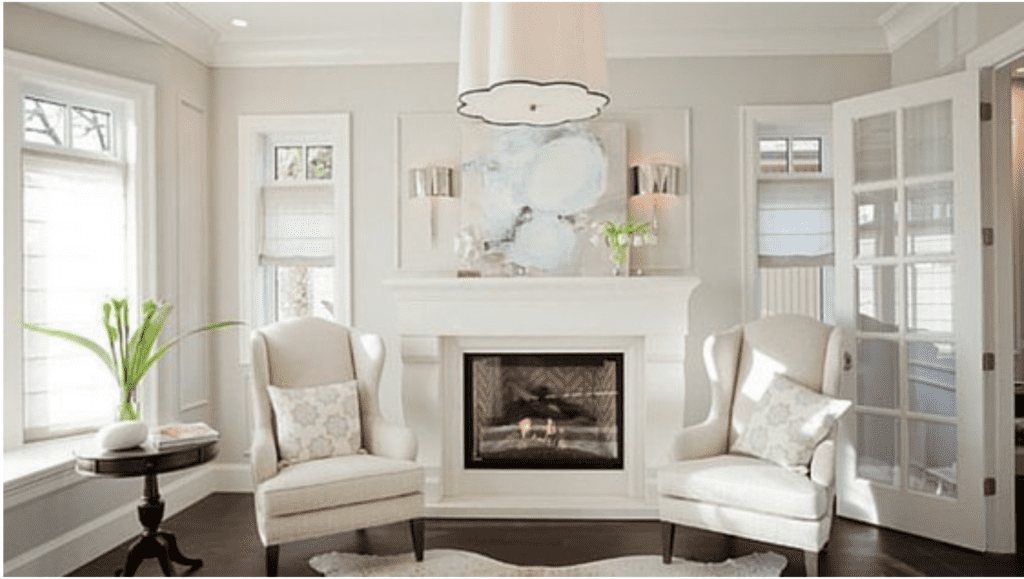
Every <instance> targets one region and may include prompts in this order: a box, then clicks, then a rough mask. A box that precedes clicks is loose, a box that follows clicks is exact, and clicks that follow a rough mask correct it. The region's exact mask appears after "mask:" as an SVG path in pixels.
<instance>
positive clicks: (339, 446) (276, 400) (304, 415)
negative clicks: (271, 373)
mask: <svg viewBox="0 0 1024 579" xmlns="http://www.w3.org/2000/svg"><path fill="white" fill-rule="evenodd" d="M267 393H268V394H269V395H270V402H271V404H272V405H273V407H274V416H275V418H276V420H277V448H278V452H279V453H280V456H281V463H282V464H283V465H288V464H295V463H298V462H303V461H307V460H314V459H317V458H329V457H332V456H345V455H348V454H355V453H356V452H358V451H359V447H360V446H362V431H361V430H360V425H359V393H358V390H357V388H356V381H355V380H350V381H348V382H342V383H338V384H325V385H323V386H311V387H309V388H280V387H278V386H268V387H267Z"/></svg>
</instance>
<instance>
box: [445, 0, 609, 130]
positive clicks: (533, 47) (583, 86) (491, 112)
mask: <svg viewBox="0 0 1024 579" xmlns="http://www.w3.org/2000/svg"><path fill="white" fill-rule="evenodd" d="M610 101H611V99H610V97H609V96H608V62H607V57H606V54H605V42H604V13H603V8H602V6H601V4H599V3H586V2H550V3H549V2H541V3H531V2H464V3H463V4H462V23H461V33H460V40H459V104H458V108H457V110H458V112H459V113H460V114H462V115H465V116H467V117H470V118H475V119H480V120H483V121H484V122H486V123H490V124H494V125H531V126H552V125H557V124H560V123H564V122H567V121H582V120H586V119H591V118H594V117H596V116H597V115H599V114H600V113H601V109H602V108H604V107H605V106H606V105H607V104H608V103H609V102H610Z"/></svg>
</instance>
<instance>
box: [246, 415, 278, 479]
mask: <svg viewBox="0 0 1024 579" xmlns="http://www.w3.org/2000/svg"><path fill="white" fill-rule="evenodd" d="M249 453H250V458H249V460H250V463H251V465H252V478H253V483H255V484H257V485H258V484H260V483H262V482H263V481H265V480H267V479H268V478H270V477H272V476H274V475H276V474H277V448H276V447H275V445H274V437H273V436H272V435H271V434H270V433H269V432H267V431H266V430H265V429H262V428H257V429H256V432H255V433H253V437H252V446H251V447H250V450H249Z"/></svg>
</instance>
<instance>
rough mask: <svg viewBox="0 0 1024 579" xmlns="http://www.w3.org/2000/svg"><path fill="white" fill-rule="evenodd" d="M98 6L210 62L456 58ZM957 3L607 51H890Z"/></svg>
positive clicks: (418, 42) (147, 5) (180, 11)
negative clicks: (839, 23)
mask: <svg viewBox="0 0 1024 579" xmlns="http://www.w3.org/2000/svg"><path fill="white" fill-rule="evenodd" d="M60 6H62V4H61V3H57V4H54V5H52V8H51V7H46V8H47V9H51V10H52V11H55V12H58V13H63V14H64V15H65V16H67V17H69V18H76V14H75V13H73V12H72V11H70V10H67V9H62V10H63V11H62V10H58V8H59V7H60ZM95 6H98V7H100V9H101V10H97V12H105V13H106V14H109V15H110V19H109V20H108V21H107V27H111V29H114V28H120V29H135V30H137V31H138V34H139V35H140V36H145V35H148V36H149V37H151V38H153V39H154V40H155V41H157V42H161V43H164V44H166V45H169V46H173V47H175V48H177V49H179V50H181V51H183V52H184V53H186V54H188V55H190V56H191V57H193V58H195V59H196V60H197V61H199V62H201V63H202V64H204V65H206V66H209V67H213V68H259V67H299V66H343V65H381V64H424V63H454V62H457V60H458V40H457V38H453V37H451V36H450V35H439V34H436V33H435V34H433V35H429V34H413V35H402V36H388V37H385V36H382V35H374V34H372V32H371V31H368V32H367V33H366V34H361V35H356V36H353V35H350V36H342V35H336V36H319V37H317V36H306V37H303V36H293V37H277V38H260V39H248V38H245V37H241V36H234V35H222V34H221V33H219V32H218V31H217V30H216V29H214V28H213V27H212V26H211V25H209V24H207V23H206V22H204V21H203V20H202V19H201V18H199V17H198V16H196V15H194V14H193V13H192V12H190V11H189V10H188V8H186V7H185V6H183V5H181V4H179V3H177V2H102V3H97V4H95ZM955 6H956V3H915V2H908V3H902V4H899V5H897V6H894V7H893V9H891V10H889V11H887V12H886V13H885V14H883V15H882V16H881V17H879V19H878V25H879V26H878V27H874V26H871V27H859V28H821V29H816V28H809V27H807V28H792V29H772V30H750V29H744V30H740V29H732V30H730V29H718V30H706V29H693V30H682V31H678V32H667V31H666V32H658V31H655V32H653V33H651V32H648V33H644V34H619V35H609V36H608V38H607V46H608V56H609V57H610V58H615V59H629V58H672V57H744V56H796V55H837V54H891V53H892V51H893V50H895V49H896V48H898V47H899V46H901V45H902V44H903V43H905V42H907V41H909V39H911V38H913V37H914V35H916V34H919V33H920V32H921V31H922V30H924V29H925V28H927V27H928V26H929V25H930V24H932V23H934V22H935V21H936V20H938V19H939V18H941V17H942V16H943V15H945V14H947V13H948V12H949V11H950V10H952V9H953V8H954V7H955ZM115 21H116V22H115ZM95 22H96V20H95V19H94V23H95ZM117 23H120V24H117ZM115 24H117V25H116V26H115ZM96 25H99V26H103V25H104V24H102V23H100V24H96Z"/></svg>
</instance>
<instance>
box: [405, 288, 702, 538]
mask: <svg viewBox="0 0 1024 579" xmlns="http://www.w3.org/2000/svg"><path fill="white" fill-rule="evenodd" d="M699 283H700V280H699V279H697V278H694V277H669V276H649V277H630V278H619V277H552V278H545V277H518V278H423V277H404V278H396V279H391V280H388V281H386V282H385V285H386V287H387V289H388V290H389V292H390V294H391V298H392V302H391V305H392V312H393V315H394V325H395V327H396V329H397V331H398V333H399V334H400V336H401V358H402V410H403V414H404V417H405V422H406V424H407V425H408V426H409V427H410V428H412V429H413V430H414V431H415V432H416V434H417V437H418V439H419V449H420V452H419V457H418V460H419V461H420V462H421V463H422V464H423V465H424V467H425V468H426V472H427V497H426V507H427V514H428V515H429V516H439V517H444V516H457V517H540V518H543V517H574V518H587V517H595V518H638V517H639V518H647V517H652V516H654V515H655V514H656V508H655V492H654V487H655V484H656V471H657V468H658V467H660V466H661V465H663V464H664V463H665V462H667V457H668V451H669V448H670V445H671V442H672V439H673V436H674V433H675V432H676V431H677V430H678V429H679V428H680V427H681V426H682V419H683V416H684V400H685V386H684V383H685V376H686V371H685V363H684V362H685V350H686V334H687V328H688V321H687V320H688V317H687V316H688V311H687V310H688V307H687V306H688V302H689V299H690V295H691V293H692V292H693V290H694V289H695V288H696V287H697V285H699ZM471 351H487V352H496V351H529V352H534V351H536V352H543V351H546V352H586V351H599V352H610V351H621V352H623V353H624V354H625V369H626V375H625V390H624V396H625V399H624V403H625V404H624V410H625V414H624V419H625V420H624V435H625V456H624V467H623V469H622V470H621V471H600V472H599V471H586V470H558V471H529V470H525V471H523V470H520V471H508V470H500V469H496V470H469V469H465V468H464V465H463V462H462V461H463V457H464V451H463V448H462V442H463V422H464V421H463V417H462V409H463V388H464V381H463V375H462V356H463V354H464V353H465V352H471Z"/></svg>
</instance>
